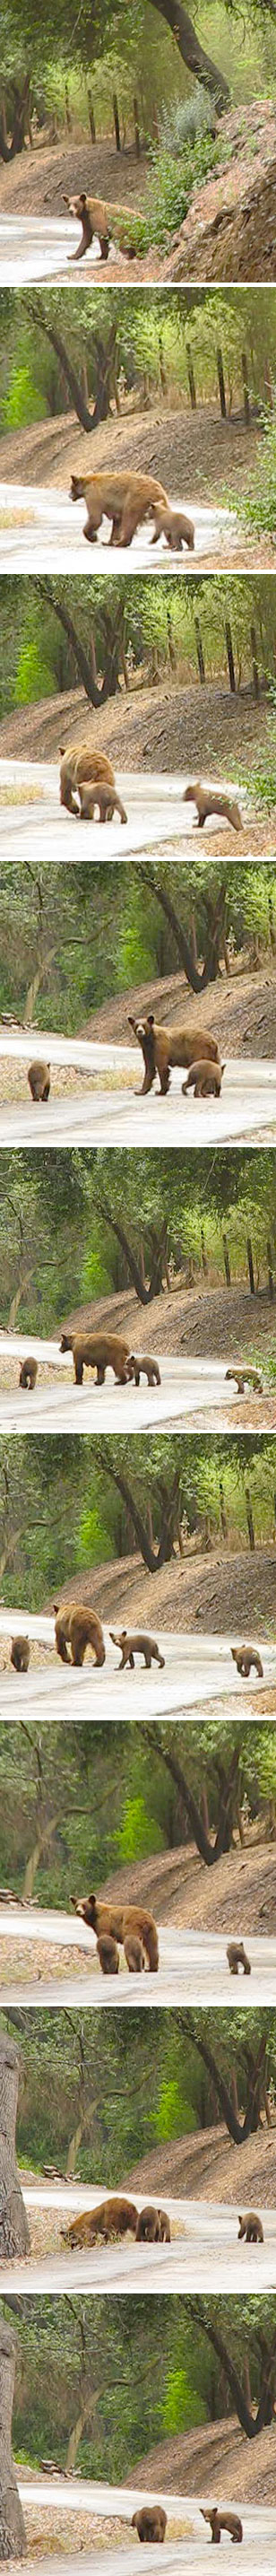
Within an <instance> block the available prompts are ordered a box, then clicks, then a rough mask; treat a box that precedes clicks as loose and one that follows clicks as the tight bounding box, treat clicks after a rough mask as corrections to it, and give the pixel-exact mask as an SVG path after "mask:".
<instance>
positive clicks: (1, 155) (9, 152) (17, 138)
mask: <svg viewBox="0 0 276 2576" xmlns="http://www.w3.org/2000/svg"><path fill="white" fill-rule="evenodd" d="M29 101H30V73H29V72H26V79H25V81H24V84H23V89H22V90H20V91H18V93H17V99H16V107H15V116H14V127H13V134H12V139H11V143H8V140H7V121H6V106H5V100H3V99H2V103H1V109H0V160H1V161H14V160H15V156H16V153H17V152H22V150H23V143H24V134H25V125H26V123H27V119H28V111H29Z"/></svg>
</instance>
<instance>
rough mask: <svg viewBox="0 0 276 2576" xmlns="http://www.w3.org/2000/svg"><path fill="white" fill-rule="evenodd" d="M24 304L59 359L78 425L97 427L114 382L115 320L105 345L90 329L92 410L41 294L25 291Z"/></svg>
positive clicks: (85, 427) (106, 410)
mask: <svg viewBox="0 0 276 2576" xmlns="http://www.w3.org/2000/svg"><path fill="white" fill-rule="evenodd" d="M26 306H27V313H28V314H29V317H30V321H31V322H34V323H35V326H36V328H37V327H38V328H39V330H40V331H44V332H45V339H46V340H49V341H50V344H51V348H52V349H54V352H55V357H56V358H58V359H59V364H60V367H61V369H62V374H63V376H64V377H65V384H66V385H68V391H69V394H70V395H71V401H72V403H73V404H74V410H75V411H76V414H77V420H80V422H81V428H82V429H86V430H88V431H90V430H92V429H97V427H98V422H99V421H100V420H106V419H107V415H108V412H109V411H110V397H111V390H112V388H113V382H114V359H115V346H116V330H117V325H116V323H114V322H113V323H112V327H111V331H110V332H109V337H108V341H107V344H106V347H105V346H104V341H103V340H101V339H100V334H99V332H97V333H96V332H94V334H93V341H94V343H95V351H96V359H97V394H96V401H95V404H94V410H93V411H90V410H89V403H88V402H87V401H86V399H85V394H84V391H83V386H82V384H81V379H80V377H79V376H78V375H77V372H76V367H74V364H73V359H72V358H70V352H69V349H67V348H66V342H65V340H63V339H62V336H61V331H58V329H57V324H56V323H55V322H50V321H48V318H47V314H46V313H45V308H44V304H43V303H42V298H41V296H40V295H35V296H32V295H28V296H27V298H26Z"/></svg>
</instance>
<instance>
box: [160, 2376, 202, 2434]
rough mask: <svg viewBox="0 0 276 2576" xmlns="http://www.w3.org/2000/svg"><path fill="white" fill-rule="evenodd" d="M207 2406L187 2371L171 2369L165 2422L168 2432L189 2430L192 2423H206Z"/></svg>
mask: <svg viewBox="0 0 276 2576" xmlns="http://www.w3.org/2000/svg"><path fill="white" fill-rule="evenodd" d="M205 2421H206V2407H205V2406H204V2403H203V2399H202V2398H201V2397H200V2396H199V2394H198V2390H197V2389H194V2388H191V2385H190V2380H189V2379H188V2375H187V2371H186V2370H183V2369H178V2370H169V2371H168V2377H167V2387H166V2398H165V2409H164V2422H165V2431H166V2433H169V2434H171V2436H173V2434H174V2433H182V2432H184V2430H185V2432H186V2431H187V2432H188V2431H189V2427H190V2425H196V2424H204V2423H205Z"/></svg>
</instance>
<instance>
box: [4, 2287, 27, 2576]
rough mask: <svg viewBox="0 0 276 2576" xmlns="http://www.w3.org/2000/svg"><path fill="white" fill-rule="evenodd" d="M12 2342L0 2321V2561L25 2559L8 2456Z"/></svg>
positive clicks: (19, 2511) (8, 2329)
mask: <svg viewBox="0 0 276 2576" xmlns="http://www.w3.org/2000/svg"><path fill="white" fill-rule="evenodd" d="M15 2360H16V2339H15V2335H14V2334H13V2333H12V2332H11V2327H10V2326H7V2325H6V2324H5V2321H4V2317H1V2319H0V2560H1V2561H2V2559H3V2560H5V2561H6V2560H7V2559H8V2558H25V2556H26V2549H27V2536H26V2531H25V2523H24V2519H23V2513H22V2506H21V2504H20V2497H19V2495H18V2487H17V2484H16V2477H15V2472H14V2466H13V2457H12V2410H13V2391H14V2373H15Z"/></svg>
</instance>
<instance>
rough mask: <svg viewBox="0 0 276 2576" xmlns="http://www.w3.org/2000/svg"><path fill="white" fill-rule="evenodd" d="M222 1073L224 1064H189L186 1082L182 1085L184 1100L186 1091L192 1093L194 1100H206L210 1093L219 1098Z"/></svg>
mask: <svg viewBox="0 0 276 2576" xmlns="http://www.w3.org/2000/svg"><path fill="white" fill-rule="evenodd" d="M224 1072H225V1066H224V1064H212V1065H210V1064H205V1063H203V1064H191V1065H190V1071H189V1073H188V1074H187V1082H183V1083H182V1092H184V1100H185V1093H186V1091H194V1096H195V1100H207V1099H208V1097H209V1093H210V1092H211V1091H214V1092H215V1093H216V1097H217V1098H219V1094H220V1092H221V1085H222V1075H223V1073H224Z"/></svg>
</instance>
